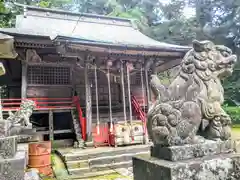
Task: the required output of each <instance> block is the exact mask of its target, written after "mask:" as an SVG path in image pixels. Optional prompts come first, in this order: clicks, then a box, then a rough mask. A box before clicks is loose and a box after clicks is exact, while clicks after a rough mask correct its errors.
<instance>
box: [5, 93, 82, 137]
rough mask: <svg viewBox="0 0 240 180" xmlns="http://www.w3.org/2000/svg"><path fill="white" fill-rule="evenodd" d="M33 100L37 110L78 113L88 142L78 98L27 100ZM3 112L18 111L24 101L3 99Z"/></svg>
mask: <svg viewBox="0 0 240 180" xmlns="http://www.w3.org/2000/svg"><path fill="white" fill-rule="evenodd" d="M27 99H29V100H33V101H34V102H35V104H36V107H35V110H56V109H64V110H66V109H73V108H76V109H77V112H78V119H79V122H80V125H81V128H82V137H83V139H84V140H86V119H85V118H84V117H83V112H82V108H81V106H80V101H79V97H78V96H74V97H72V98H27ZM1 100H2V106H3V111H16V110H18V109H19V108H20V105H21V102H22V100H24V99H19V98H15V99H1Z"/></svg>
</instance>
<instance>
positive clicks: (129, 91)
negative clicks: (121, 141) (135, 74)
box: [127, 64, 132, 124]
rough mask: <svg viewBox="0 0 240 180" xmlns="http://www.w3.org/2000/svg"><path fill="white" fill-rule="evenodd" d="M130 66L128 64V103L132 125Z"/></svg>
mask: <svg viewBox="0 0 240 180" xmlns="http://www.w3.org/2000/svg"><path fill="white" fill-rule="evenodd" d="M130 66H131V65H130V64H127V84H128V103H129V116H130V119H129V120H130V123H131V124H132V101H131V83H130V72H129V71H130Z"/></svg>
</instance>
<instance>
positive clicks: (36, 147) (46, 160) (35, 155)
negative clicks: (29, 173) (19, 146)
mask: <svg viewBox="0 0 240 180" xmlns="http://www.w3.org/2000/svg"><path fill="white" fill-rule="evenodd" d="M28 154H29V159H28V167H29V168H35V169H38V171H39V173H40V174H44V175H46V176H51V175H52V174H53V172H52V167H51V142H50V141H43V142H34V143H29V145H28Z"/></svg>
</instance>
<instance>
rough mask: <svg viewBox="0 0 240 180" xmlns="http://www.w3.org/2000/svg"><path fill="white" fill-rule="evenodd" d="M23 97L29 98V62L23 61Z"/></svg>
mask: <svg viewBox="0 0 240 180" xmlns="http://www.w3.org/2000/svg"><path fill="white" fill-rule="evenodd" d="M21 98H22V99H24V98H27V62H25V61H22V86H21Z"/></svg>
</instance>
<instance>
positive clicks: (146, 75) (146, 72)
mask: <svg viewBox="0 0 240 180" xmlns="http://www.w3.org/2000/svg"><path fill="white" fill-rule="evenodd" d="M144 73H145V81H146V91H147V109H149V108H150V91H149V81H148V68H146V67H145V68H144Z"/></svg>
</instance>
